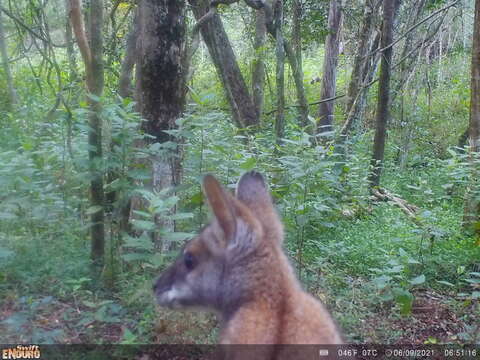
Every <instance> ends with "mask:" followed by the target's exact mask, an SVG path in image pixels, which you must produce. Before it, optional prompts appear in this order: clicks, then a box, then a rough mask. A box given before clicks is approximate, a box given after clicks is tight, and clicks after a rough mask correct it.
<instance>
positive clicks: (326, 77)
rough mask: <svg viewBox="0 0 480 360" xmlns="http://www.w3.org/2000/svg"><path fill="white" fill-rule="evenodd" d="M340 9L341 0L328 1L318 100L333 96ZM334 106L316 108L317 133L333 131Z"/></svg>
mask: <svg viewBox="0 0 480 360" xmlns="http://www.w3.org/2000/svg"><path fill="white" fill-rule="evenodd" d="M341 7H342V3H341V0H330V9H329V12H328V35H327V39H326V40H325V57H324V63H323V77H322V86H321V93H320V100H325V99H329V98H332V97H334V96H335V90H336V79H337V76H336V74H337V64H338V51H339V43H340V28H341V23H342V9H341ZM334 106H335V102H334V101H327V102H323V103H321V104H320V106H319V108H318V118H319V121H318V131H317V132H318V133H325V132H330V131H332V130H333V112H334Z"/></svg>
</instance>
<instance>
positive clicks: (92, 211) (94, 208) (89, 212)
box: [85, 205, 103, 215]
mask: <svg viewBox="0 0 480 360" xmlns="http://www.w3.org/2000/svg"><path fill="white" fill-rule="evenodd" d="M102 209H103V208H102V207H101V206H100V205H95V206H90V207H89V208H88V209H87V211H85V213H86V214H87V215H92V214H95V213H97V212H99V211H101V210H102Z"/></svg>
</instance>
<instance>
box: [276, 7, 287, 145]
mask: <svg viewBox="0 0 480 360" xmlns="http://www.w3.org/2000/svg"><path fill="white" fill-rule="evenodd" d="M275 31H276V34H275V35H276V36H275V37H276V56H277V65H276V86H277V114H276V118H275V135H276V143H277V145H280V144H281V143H282V139H283V137H284V136H285V48H284V41H283V33H282V31H283V0H276V3H275Z"/></svg>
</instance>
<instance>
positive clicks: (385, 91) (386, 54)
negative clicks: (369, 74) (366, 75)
mask: <svg viewBox="0 0 480 360" xmlns="http://www.w3.org/2000/svg"><path fill="white" fill-rule="evenodd" d="M394 19H395V0H383V26H382V41H381V48H382V49H385V50H383V52H382V55H381V56H382V60H381V63H380V79H379V84H378V99H377V118H376V131H375V138H374V141H373V156H372V160H371V166H372V172H371V173H370V175H369V182H370V187H371V188H372V189H373V188H374V187H376V186H379V185H380V176H381V171H382V166H383V159H384V154H385V138H386V134H387V123H388V117H389V102H390V101H389V100H390V72H391V63H392V57H393V47H392V46H388V45H390V43H392V41H393V22H394Z"/></svg>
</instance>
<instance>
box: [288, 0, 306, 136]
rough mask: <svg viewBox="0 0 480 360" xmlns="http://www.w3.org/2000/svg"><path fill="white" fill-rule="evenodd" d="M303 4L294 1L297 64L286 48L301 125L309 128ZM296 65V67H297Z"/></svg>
mask: <svg viewBox="0 0 480 360" xmlns="http://www.w3.org/2000/svg"><path fill="white" fill-rule="evenodd" d="M301 17H302V2H301V0H294V1H293V21H292V22H293V24H292V48H293V53H294V54H295V60H296V61H295V62H294V61H293V57H292V54H290V55H288V49H287V48H288V44H287V46H286V52H287V57H288V58H289V62H290V66H291V69H292V74H293V77H294V81H295V87H296V89H297V100H298V105H299V111H300V114H299V115H300V125H302V126H303V127H305V126H308V124H309V122H308V112H309V109H308V103H307V98H306V96H305V87H304V86H303V59H302V34H301V27H300V25H301ZM295 64H296V65H295Z"/></svg>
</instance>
